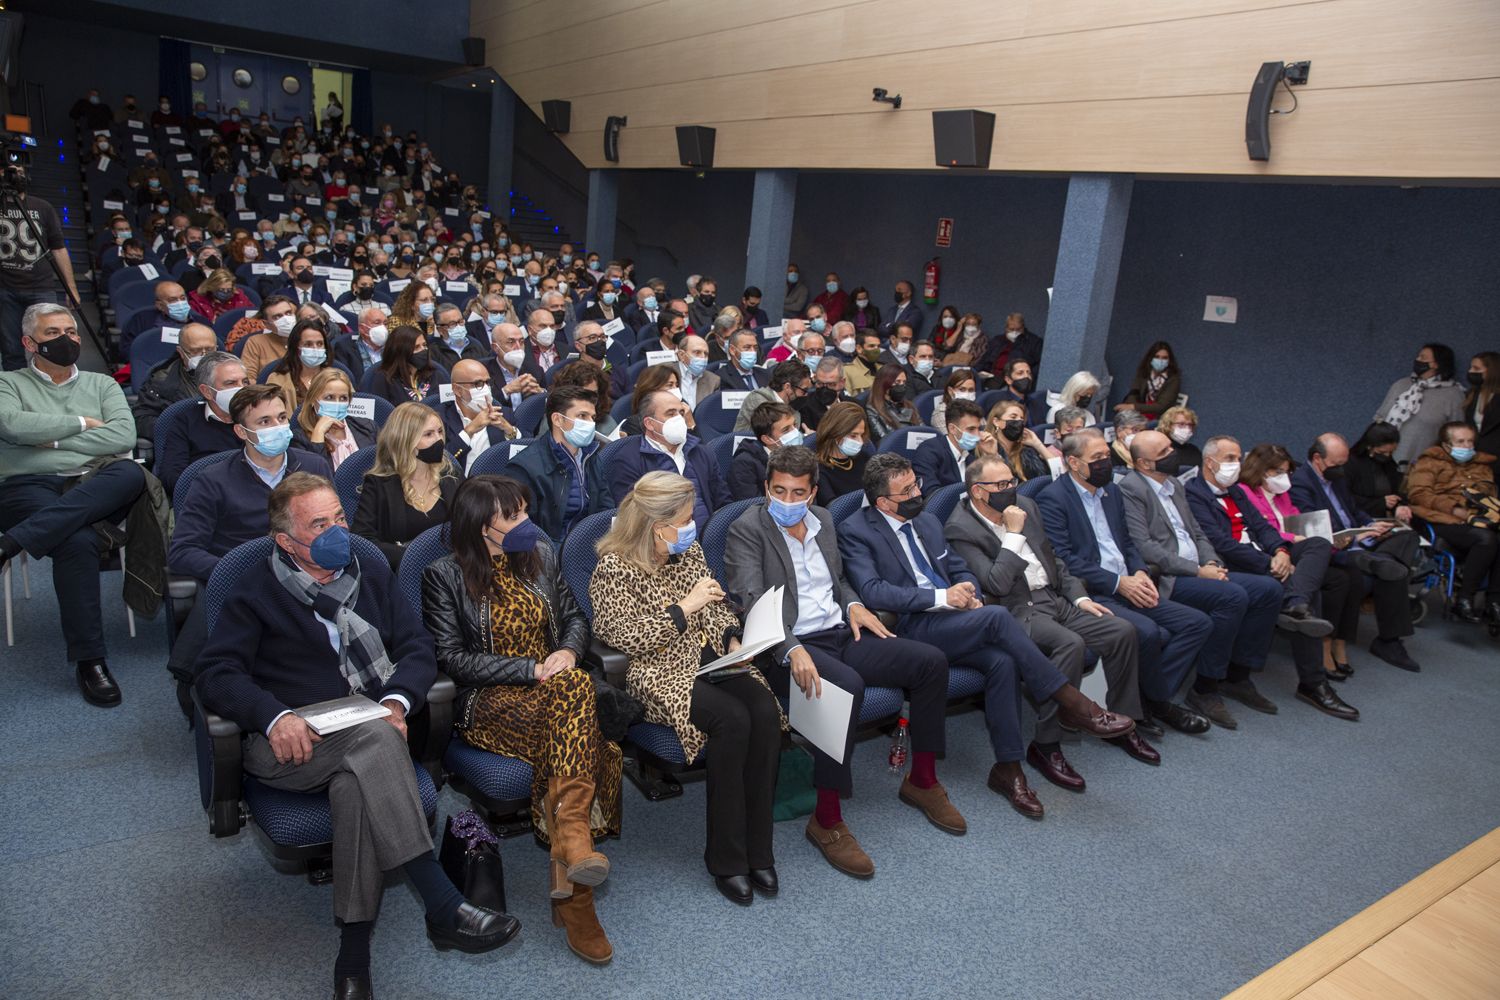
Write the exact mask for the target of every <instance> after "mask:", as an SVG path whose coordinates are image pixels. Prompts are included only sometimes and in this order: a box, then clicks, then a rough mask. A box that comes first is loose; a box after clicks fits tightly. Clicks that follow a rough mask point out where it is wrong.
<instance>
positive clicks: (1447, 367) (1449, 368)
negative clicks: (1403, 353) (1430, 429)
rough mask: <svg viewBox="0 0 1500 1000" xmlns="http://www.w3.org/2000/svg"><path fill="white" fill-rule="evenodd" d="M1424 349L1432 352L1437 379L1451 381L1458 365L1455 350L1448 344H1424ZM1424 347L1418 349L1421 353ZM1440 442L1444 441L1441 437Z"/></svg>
mask: <svg viewBox="0 0 1500 1000" xmlns="http://www.w3.org/2000/svg"><path fill="white" fill-rule="evenodd" d="M1422 347H1425V348H1427V350H1429V351H1431V352H1432V364H1433V367H1435V368H1437V377H1438V378H1440V379H1451V378H1452V377H1453V373H1454V371H1455V370H1456V369H1457V367H1458V363H1457V362H1456V361H1454V359H1453V348H1451V347H1449V346H1448V345H1447V344H1423V345H1422ZM1422 347H1419V348H1417V350H1418V351H1419V352H1420V351H1421V350H1422ZM1438 440H1439V441H1441V440H1442V437H1441V436H1440V437H1439V438H1438Z"/></svg>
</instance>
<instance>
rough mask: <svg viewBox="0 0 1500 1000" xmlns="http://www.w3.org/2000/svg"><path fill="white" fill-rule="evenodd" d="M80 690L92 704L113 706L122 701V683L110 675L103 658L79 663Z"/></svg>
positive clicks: (105, 706)
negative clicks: (119, 683) (116, 681)
mask: <svg viewBox="0 0 1500 1000" xmlns="http://www.w3.org/2000/svg"><path fill="white" fill-rule="evenodd" d="M78 690H80V691H82V692H83V700H84V701H86V702H88V703H89V704H90V705H99V706H101V707H103V708H113V707H114V706H116V705H118V704H119V703H120V685H118V684H116V683H115V679H114V678H113V677H111V676H110V673H109V667H108V666H106V665H105V663H104V661H103V660H82V661H80V662H79V664H78Z"/></svg>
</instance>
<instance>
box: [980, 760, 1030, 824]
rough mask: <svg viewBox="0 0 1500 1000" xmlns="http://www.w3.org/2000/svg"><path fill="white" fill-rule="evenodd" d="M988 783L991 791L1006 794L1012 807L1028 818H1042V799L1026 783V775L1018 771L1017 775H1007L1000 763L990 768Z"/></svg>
mask: <svg viewBox="0 0 1500 1000" xmlns="http://www.w3.org/2000/svg"><path fill="white" fill-rule="evenodd" d="M988 784H989V786H990V791H992V792H995V793H996V794H998V795H1003V796H1005V799H1006V801H1007V802H1009V803H1010V805H1011V808H1012V809H1014V810H1015V811H1016V812H1018V813H1020V814H1021V815H1022V816H1025V817H1026V818H1027V819H1041V818H1042V816H1043V815H1044V810H1043V809H1042V800H1041V799H1039V798H1037V797H1036V792H1033V791H1032V790H1031V786H1030V785H1028V784H1027V783H1026V775H1024V774H1021V773H1019V772H1017V774H1016V776H1015V777H1013V778H1011V777H1007V776H1006V775H1005V772H1003V771H1002V770H1001V769H1000V765H999V764H996V765H995V766H994V767H992V768H990V777H989V782H988Z"/></svg>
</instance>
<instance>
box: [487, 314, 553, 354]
mask: <svg viewBox="0 0 1500 1000" xmlns="http://www.w3.org/2000/svg"><path fill="white" fill-rule="evenodd" d="M548 318H549V319H550V318H551V317H548ZM525 341H526V334H525V333H524V332H523V331H522V330H521V328H520V327H519V326H517V325H516V324H514V323H497V324H495V328H494V329H493V330H491V331H490V346H491V347H493V348H494V349H495V355H496V356H497V357H499V358H501V359H503V358H504V357H505V354H506V353H507V352H508V351H515V350H519V349H520V348H521V345H522V344H523V343H525Z"/></svg>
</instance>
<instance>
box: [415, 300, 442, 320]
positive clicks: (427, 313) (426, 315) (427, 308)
mask: <svg viewBox="0 0 1500 1000" xmlns="http://www.w3.org/2000/svg"><path fill="white" fill-rule="evenodd" d="M436 308H437V306H436V305H434V304H433V303H431V302H418V303H417V314H418V315H419V316H421V317H422V318H423V319H431V318H432V311H433V310H434V309H436Z"/></svg>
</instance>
